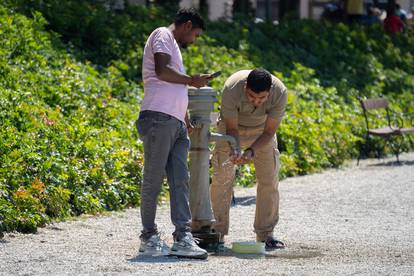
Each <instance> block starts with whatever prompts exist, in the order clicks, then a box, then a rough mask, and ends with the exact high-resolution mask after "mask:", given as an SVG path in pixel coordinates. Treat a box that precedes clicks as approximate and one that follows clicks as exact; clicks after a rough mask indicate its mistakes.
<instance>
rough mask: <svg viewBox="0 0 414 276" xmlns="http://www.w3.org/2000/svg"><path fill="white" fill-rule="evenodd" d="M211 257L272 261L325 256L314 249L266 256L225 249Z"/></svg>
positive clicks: (267, 254) (288, 250) (270, 253)
mask: <svg viewBox="0 0 414 276" xmlns="http://www.w3.org/2000/svg"><path fill="white" fill-rule="evenodd" d="M211 256H216V257H235V258H238V259H271V258H280V259H291V260H294V259H309V258H316V257H322V256H323V254H322V253H321V252H319V251H317V250H314V249H305V248H303V247H301V248H288V249H283V250H276V251H271V252H266V253H265V254H238V253H234V252H233V251H231V249H230V248H225V249H223V250H222V251H220V252H217V253H214V254H212V255H211Z"/></svg>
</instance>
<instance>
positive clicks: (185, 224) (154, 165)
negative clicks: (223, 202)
mask: <svg viewBox="0 0 414 276" xmlns="http://www.w3.org/2000/svg"><path fill="white" fill-rule="evenodd" d="M136 127H137V130H138V133H139V136H140V139H141V140H142V141H143V145H144V179H143V182H142V186H141V220H142V226H143V230H142V234H141V238H142V239H144V240H145V239H148V238H149V237H151V236H152V235H153V234H156V233H158V230H157V225H156V224H155V213H156V209H157V198H158V195H159V194H160V192H161V188H162V183H163V180H164V176H165V173H166V174H167V180H168V185H169V188H170V190H169V192H170V206H171V220H172V222H173V224H174V226H175V232H174V233H173V235H174V237H175V239H181V237H183V236H184V235H185V233H186V232H190V231H191V228H190V225H191V212H190V207H189V198H188V197H189V195H188V191H189V188H188V179H189V177H188V167H187V155H188V150H189V146H190V141H189V139H188V133H187V128H186V125H185V124H184V123H183V122H182V121H180V120H178V119H176V118H175V117H173V116H170V115H168V114H165V113H161V112H155V111H147V110H146V111H141V112H140V114H139V118H138V120H137V121H136Z"/></svg>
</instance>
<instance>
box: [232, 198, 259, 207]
mask: <svg viewBox="0 0 414 276" xmlns="http://www.w3.org/2000/svg"><path fill="white" fill-rule="evenodd" d="M235 201H236V203H235V204H234V205H233V206H235V205H241V206H249V205H253V204H256V197H255V196H243V197H235Z"/></svg>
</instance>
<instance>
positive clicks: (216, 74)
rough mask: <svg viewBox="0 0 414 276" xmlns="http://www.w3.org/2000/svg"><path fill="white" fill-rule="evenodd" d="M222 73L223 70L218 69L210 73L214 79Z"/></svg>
mask: <svg viewBox="0 0 414 276" xmlns="http://www.w3.org/2000/svg"><path fill="white" fill-rule="evenodd" d="M220 75H221V71H217V72H215V73H213V74H211V75H210V78H211V79H214V78H217V77H218V76H220Z"/></svg>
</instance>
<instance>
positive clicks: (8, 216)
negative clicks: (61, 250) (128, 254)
mask: <svg viewBox="0 0 414 276" xmlns="http://www.w3.org/2000/svg"><path fill="white" fill-rule="evenodd" d="M45 24H46V22H45V20H44V19H43V17H42V16H41V15H40V14H39V13H34V14H33V19H32V20H31V19H28V18H26V17H24V16H22V15H20V14H17V13H12V12H10V11H9V10H7V9H5V8H3V7H0V26H1V27H0V29H1V31H0V35H1V36H2V39H0V68H1V74H0V122H1V125H2V128H1V130H0V141H1V143H0V158H1V167H0V203H1V206H0V219H1V220H0V221H1V223H0V232H2V231H12V230H18V231H23V232H33V231H35V230H36V228H37V226H42V225H44V224H45V223H46V222H48V221H49V220H50V219H62V218H66V217H68V216H70V215H74V214H75V215H79V214H82V213H96V212H100V211H103V210H119V209H121V208H125V207H126V206H131V205H137V204H138V203H139V183H140V180H141V169H140V167H141V165H142V156H141V155H140V153H139V150H138V148H139V143H138V142H137V141H138V138H137V135H136V131H135V129H134V125H133V121H134V120H135V119H136V117H137V113H138V101H139V99H140V94H141V92H140V89H139V88H138V86H137V85H136V84H134V83H131V82H128V81H126V80H125V78H124V77H123V76H122V74H121V72H119V71H118V70H117V69H116V68H114V67H109V68H108V69H107V70H105V72H101V73H99V72H98V71H97V70H96V69H94V68H93V67H92V66H91V65H89V64H82V63H80V62H77V61H76V60H75V59H74V58H73V57H71V56H70V55H68V54H66V53H65V52H64V51H63V50H61V49H58V48H55V47H54V46H53V43H52V41H53V39H54V38H53V36H51V35H50V34H48V33H47V32H45V31H44V25H45ZM3 38H5V39H3Z"/></svg>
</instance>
